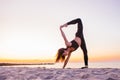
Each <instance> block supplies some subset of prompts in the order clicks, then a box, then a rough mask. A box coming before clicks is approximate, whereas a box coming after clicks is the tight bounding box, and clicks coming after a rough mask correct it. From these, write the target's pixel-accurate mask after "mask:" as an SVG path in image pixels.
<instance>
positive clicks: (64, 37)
mask: <svg viewBox="0 0 120 80" xmlns="http://www.w3.org/2000/svg"><path fill="white" fill-rule="evenodd" d="M63 27H64V26H60V31H61V34H62V37H63V39H64V41H65V45H66V46H71V43H69V42H68V40H67V38H66V36H65V33H64V32H63V30H62V28H63Z"/></svg>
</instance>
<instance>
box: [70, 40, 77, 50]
mask: <svg viewBox="0 0 120 80" xmlns="http://www.w3.org/2000/svg"><path fill="white" fill-rule="evenodd" d="M71 43H72V45H71V46H70V47H72V48H74V50H76V49H77V48H78V47H79V45H78V43H77V42H76V41H75V40H72V41H71Z"/></svg>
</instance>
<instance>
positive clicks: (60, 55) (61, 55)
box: [56, 18, 88, 68]
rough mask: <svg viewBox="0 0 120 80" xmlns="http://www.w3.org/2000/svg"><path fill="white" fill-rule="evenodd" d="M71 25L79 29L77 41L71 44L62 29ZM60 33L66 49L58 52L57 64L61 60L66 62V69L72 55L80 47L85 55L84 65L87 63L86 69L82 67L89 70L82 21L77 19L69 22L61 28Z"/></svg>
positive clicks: (76, 36) (74, 40)
mask: <svg viewBox="0 0 120 80" xmlns="http://www.w3.org/2000/svg"><path fill="white" fill-rule="evenodd" d="M71 24H77V28H78V29H77V32H76V34H75V39H73V40H72V41H71V42H68V40H67V38H66V36H65V34H64V32H63V30H62V28H63V27H67V26H68V25H71ZM60 31H61V34H62V37H63V39H64V41H65V45H66V48H60V49H59V50H58V53H57V58H56V62H58V61H59V60H61V61H64V60H65V62H64V65H63V68H65V66H66V64H67V63H68V60H69V58H70V56H71V53H72V52H73V51H75V50H76V49H78V47H79V46H80V47H81V49H82V51H83V53H84V63H85V67H82V68H88V55H87V48H86V43H85V40H84V36H83V25H82V21H81V19H80V18H77V19H75V20H72V21H70V22H67V23H66V24H64V25H62V26H60ZM66 56H67V58H65V57H66Z"/></svg>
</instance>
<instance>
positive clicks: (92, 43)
mask: <svg viewBox="0 0 120 80" xmlns="http://www.w3.org/2000/svg"><path fill="white" fill-rule="evenodd" d="M119 5H120V1H119V0H0V59H1V61H2V59H14V60H16V59H21V60H25V59H29V60H32V59H34V60H35V59H36V60H50V59H52V60H54V59H55V55H56V53H57V50H58V49H59V48H61V47H65V44H64V40H63V38H62V36H61V33H60V30H59V27H60V25H62V24H64V23H66V22H68V21H71V20H73V19H76V18H81V20H82V22H83V27H84V30H83V31H84V36H85V41H86V45H87V49H88V56H89V60H91V61H106V60H108V61H120V31H119V30H120V22H119V21H120V16H119V14H120V7H119ZM76 26H77V25H70V26H68V27H67V28H64V29H63V30H64V32H65V34H66V36H67V38H68V40H69V41H71V40H72V39H74V37H75V32H76V30H77V27H76ZM71 57H72V58H71V60H75V61H80V60H83V53H82V51H81V49H80V48H79V49H78V50H77V51H75V52H73V54H72V56H71Z"/></svg>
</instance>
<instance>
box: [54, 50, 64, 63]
mask: <svg viewBox="0 0 120 80" xmlns="http://www.w3.org/2000/svg"><path fill="white" fill-rule="evenodd" d="M64 50H66V48H60V49H58V52H57V55H56V62H59V61H64V60H65V56H64V55H63V53H64Z"/></svg>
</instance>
